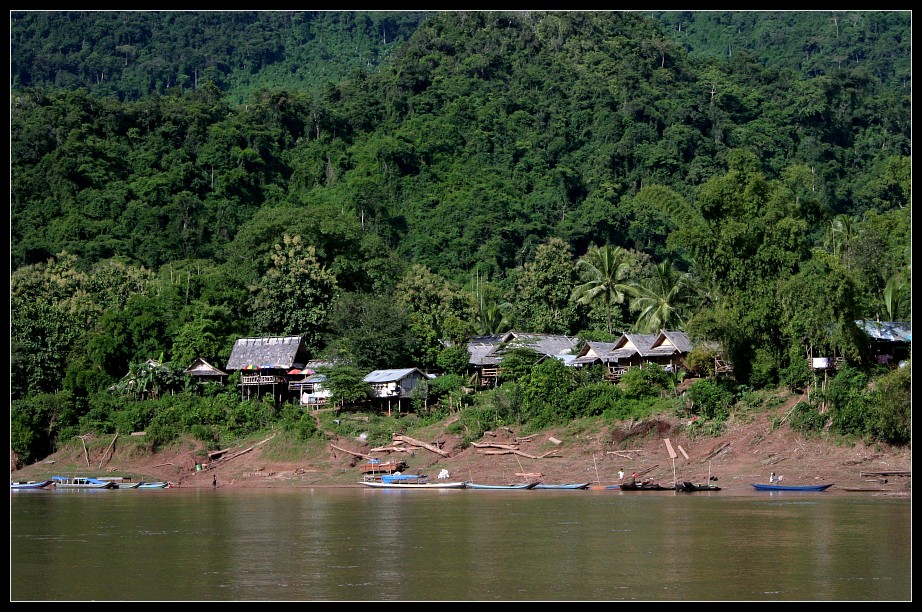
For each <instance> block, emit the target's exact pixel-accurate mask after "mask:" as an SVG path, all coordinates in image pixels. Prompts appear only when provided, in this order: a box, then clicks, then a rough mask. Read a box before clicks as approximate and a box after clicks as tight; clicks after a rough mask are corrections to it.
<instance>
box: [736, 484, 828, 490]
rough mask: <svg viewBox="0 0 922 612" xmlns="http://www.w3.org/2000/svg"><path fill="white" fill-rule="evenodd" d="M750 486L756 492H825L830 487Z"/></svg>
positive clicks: (823, 485)
mask: <svg viewBox="0 0 922 612" xmlns="http://www.w3.org/2000/svg"><path fill="white" fill-rule="evenodd" d="M751 484H752V486H753V487H754V488H755V490H756V491H825V490H826V489H828V488H829V487H831V486H832V484H831V483H830V484H821V485H782V484H761V483H751Z"/></svg>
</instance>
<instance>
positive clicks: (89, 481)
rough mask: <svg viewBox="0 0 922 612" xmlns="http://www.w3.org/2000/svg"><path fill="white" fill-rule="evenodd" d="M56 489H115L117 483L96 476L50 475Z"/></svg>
mask: <svg viewBox="0 0 922 612" xmlns="http://www.w3.org/2000/svg"><path fill="white" fill-rule="evenodd" d="M51 480H52V481H53V482H54V486H55V488H56V489H117V488H118V485H117V484H116V483H114V482H112V481H105V480H99V479H98V478H92V477H84V476H76V477H73V478H70V477H68V476H52V477H51Z"/></svg>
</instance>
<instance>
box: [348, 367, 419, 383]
mask: <svg viewBox="0 0 922 612" xmlns="http://www.w3.org/2000/svg"><path fill="white" fill-rule="evenodd" d="M413 372H419V374H420V376H426V375H425V374H424V373H423V372H422V371H421V370H419V369H418V368H402V369H399V370H375V371H374V372H371V373H369V374H368V375H367V376H366V377H365V378H363V379H362V380H363V381H364V382H367V383H387V382H397V381H400V380H403V379H404V378H406V377H407V376H409V375H410V374H411V373H413Z"/></svg>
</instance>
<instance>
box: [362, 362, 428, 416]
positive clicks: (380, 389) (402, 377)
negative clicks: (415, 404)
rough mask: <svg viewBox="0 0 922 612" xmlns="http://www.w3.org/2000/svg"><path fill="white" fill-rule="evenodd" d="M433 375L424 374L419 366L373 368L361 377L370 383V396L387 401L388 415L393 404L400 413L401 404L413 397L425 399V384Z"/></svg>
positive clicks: (406, 404)
mask: <svg viewBox="0 0 922 612" xmlns="http://www.w3.org/2000/svg"><path fill="white" fill-rule="evenodd" d="M433 378H435V376H432V375H429V374H426V373H425V372H423V371H422V370H420V369H419V368H402V369H397V370H375V371H373V372H370V373H369V374H368V375H367V376H365V378H364V379H363V380H364V381H365V382H367V383H368V384H369V385H371V391H370V393H371V397H372V398H373V399H377V400H384V401H386V403H387V414H388V416H390V414H391V410H392V408H393V407H394V406H396V408H397V413H398V414H400V411H401V404H403V405H405V406H408V405H409V404H410V402H411V401H412V399H413V398H414V397H422V398H423V400H424V401H425V398H426V396H427V395H428V389H427V388H426V386H425V384H424V383H426V382H428V381H429V380H431V379H433Z"/></svg>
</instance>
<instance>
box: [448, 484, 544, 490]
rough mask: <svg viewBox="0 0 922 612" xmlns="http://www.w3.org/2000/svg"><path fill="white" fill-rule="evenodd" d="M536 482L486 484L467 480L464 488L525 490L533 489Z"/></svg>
mask: <svg viewBox="0 0 922 612" xmlns="http://www.w3.org/2000/svg"><path fill="white" fill-rule="evenodd" d="M537 484H538V483H536V482H523V483H521V484H508V485H488V484H477V483H474V482H468V483H467V484H466V485H465V487H464V488H465V489H484V490H494V491H510V490H527V489H534V488H535V486H536V485H537Z"/></svg>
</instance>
